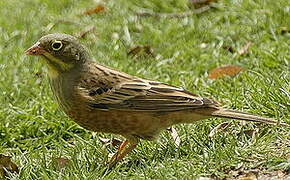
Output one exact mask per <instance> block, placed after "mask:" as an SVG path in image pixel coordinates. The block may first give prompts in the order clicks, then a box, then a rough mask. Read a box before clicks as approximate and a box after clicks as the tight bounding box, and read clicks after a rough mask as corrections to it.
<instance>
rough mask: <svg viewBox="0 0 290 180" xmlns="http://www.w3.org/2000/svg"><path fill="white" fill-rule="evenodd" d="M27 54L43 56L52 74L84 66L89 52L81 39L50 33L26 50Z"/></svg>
mask: <svg viewBox="0 0 290 180" xmlns="http://www.w3.org/2000/svg"><path fill="white" fill-rule="evenodd" d="M25 53H26V54H27V55H32V56H42V57H43V58H44V60H45V62H46V63H47V65H48V72H49V74H50V75H53V76H56V75H58V74H60V73H64V72H69V71H71V70H72V69H75V68H76V67H80V66H82V64H84V62H85V61H86V60H87V59H88V58H89V53H88V52H87V50H86V48H85V47H84V46H83V45H81V44H80V43H79V41H78V40H77V39H76V38H75V37H73V36H71V35H67V34H48V35H45V36H43V37H41V38H40V39H39V40H38V41H37V42H36V43H35V44H34V45H33V46H31V47H30V48H29V49H27V50H26V51H25Z"/></svg>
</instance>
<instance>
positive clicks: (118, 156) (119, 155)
mask: <svg viewBox="0 0 290 180" xmlns="http://www.w3.org/2000/svg"><path fill="white" fill-rule="evenodd" d="M128 144H129V146H128V147H127V148H126V146H127V145H128ZM136 146H137V144H136V143H129V141H128V140H126V141H124V142H123V143H122V144H121V145H120V146H119V148H118V150H117V152H116V153H115V154H114V155H113V157H112V158H111V159H110V161H109V167H110V168H111V167H113V166H115V165H116V164H117V163H118V162H119V161H121V160H122V159H123V158H124V157H125V156H126V155H127V154H128V153H130V152H131V151H132V150H133V149H134V148H135V147H136Z"/></svg>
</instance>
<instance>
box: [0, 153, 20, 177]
mask: <svg viewBox="0 0 290 180" xmlns="http://www.w3.org/2000/svg"><path fill="white" fill-rule="evenodd" d="M7 172H10V173H15V172H16V173H17V174H18V173H19V169H18V167H17V165H16V164H15V163H14V162H12V161H11V156H6V155H4V154H0V178H1V177H5V176H7Z"/></svg>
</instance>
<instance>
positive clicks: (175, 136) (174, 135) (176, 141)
mask: <svg viewBox="0 0 290 180" xmlns="http://www.w3.org/2000/svg"><path fill="white" fill-rule="evenodd" d="M167 130H168V131H170V134H171V136H172V138H173V140H174V144H175V146H176V147H179V146H180V143H181V140H180V137H179V135H178V133H177V131H176V129H175V128H173V127H171V128H168V129H167Z"/></svg>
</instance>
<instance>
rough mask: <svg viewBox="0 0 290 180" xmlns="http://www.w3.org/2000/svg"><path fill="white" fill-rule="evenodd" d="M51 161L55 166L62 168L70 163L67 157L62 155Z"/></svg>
mask: <svg viewBox="0 0 290 180" xmlns="http://www.w3.org/2000/svg"><path fill="white" fill-rule="evenodd" d="M53 161H54V164H55V167H57V168H58V169H62V168H64V167H66V166H68V165H69V163H70V160H69V159H68V158H63V157H58V158H55V159H54V160H53Z"/></svg>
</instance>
